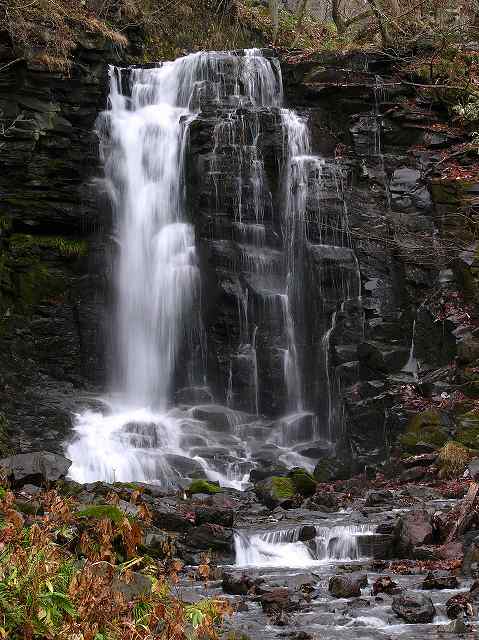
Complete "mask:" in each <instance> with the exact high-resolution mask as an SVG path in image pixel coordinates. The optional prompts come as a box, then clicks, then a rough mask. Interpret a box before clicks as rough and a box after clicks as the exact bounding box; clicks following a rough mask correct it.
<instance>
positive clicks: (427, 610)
mask: <svg viewBox="0 0 479 640" xmlns="http://www.w3.org/2000/svg"><path fill="white" fill-rule="evenodd" d="M392 610H393V611H394V613H395V614H396V615H398V616H399V617H400V618H402V619H403V620H404V621H405V622H407V623H409V624H427V623H428V622H432V621H433V618H434V615H435V613H436V609H435V607H434V605H433V603H432V600H431V598H430V597H429V596H426V595H423V594H422V593H415V592H413V591H405V592H404V593H402V594H400V595H398V596H395V597H394V599H393V603H392Z"/></svg>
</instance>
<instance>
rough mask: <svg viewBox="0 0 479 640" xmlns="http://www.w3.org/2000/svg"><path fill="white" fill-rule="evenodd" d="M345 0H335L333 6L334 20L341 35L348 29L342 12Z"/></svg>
mask: <svg viewBox="0 0 479 640" xmlns="http://www.w3.org/2000/svg"><path fill="white" fill-rule="evenodd" d="M342 1H343V0H333V5H332V7H331V10H332V17H333V22H334V24H335V25H336V29H337V31H338V33H339V34H340V35H341V34H342V33H344V32H345V30H346V25H345V22H344V20H343V16H342V14H341V3H342Z"/></svg>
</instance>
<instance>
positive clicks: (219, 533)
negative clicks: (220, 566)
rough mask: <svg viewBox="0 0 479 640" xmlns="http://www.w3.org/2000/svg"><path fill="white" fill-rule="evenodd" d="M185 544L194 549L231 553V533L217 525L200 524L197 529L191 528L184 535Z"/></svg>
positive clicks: (229, 530)
mask: <svg viewBox="0 0 479 640" xmlns="http://www.w3.org/2000/svg"><path fill="white" fill-rule="evenodd" d="M185 543H186V544H187V545H188V546H189V547H193V548H195V549H212V550H213V551H231V550H232V549H233V532H232V530H231V529H227V528H225V527H222V526H221V525H219V524H202V525H200V526H199V527H193V529H190V531H188V532H187V533H186V534H185Z"/></svg>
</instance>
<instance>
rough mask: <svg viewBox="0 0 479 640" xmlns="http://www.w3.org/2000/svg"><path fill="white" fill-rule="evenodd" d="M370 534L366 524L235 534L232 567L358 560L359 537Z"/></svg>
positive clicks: (306, 564)
mask: <svg viewBox="0 0 479 640" xmlns="http://www.w3.org/2000/svg"><path fill="white" fill-rule="evenodd" d="M305 531H307V532H308V535H307V536H306V537H307V538H308V539H307V540H305V539H304V533H305ZM373 534H374V527H371V526H370V525H336V526H332V527H323V526H318V525H302V526H298V527H292V528H289V529H280V530H276V531H267V532H262V533H252V534H250V533H248V532H245V531H239V532H237V533H236V534H235V554H236V565H237V566H239V567H278V568H301V567H302V568H306V567H313V566H315V565H323V564H327V563H331V562H339V561H342V562H351V561H355V560H361V559H364V556H363V555H362V548H361V544H360V538H361V537H364V536H369V535H373Z"/></svg>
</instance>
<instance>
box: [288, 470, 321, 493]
mask: <svg viewBox="0 0 479 640" xmlns="http://www.w3.org/2000/svg"><path fill="white" fill-rule="evenodd" d="M288 477H289V478H291V480H292V481H293V484H294V487H295V489H296V492H297V493H300V494H301V495H302V496H312V495H313V493H315V491H316V480H315V479H314V478H313V476H312V475H311V474H310V473H308V471H306V469H302V468H301V467H295V468H294V469H291V471H290V472H289V473H288Z"/></svg>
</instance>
